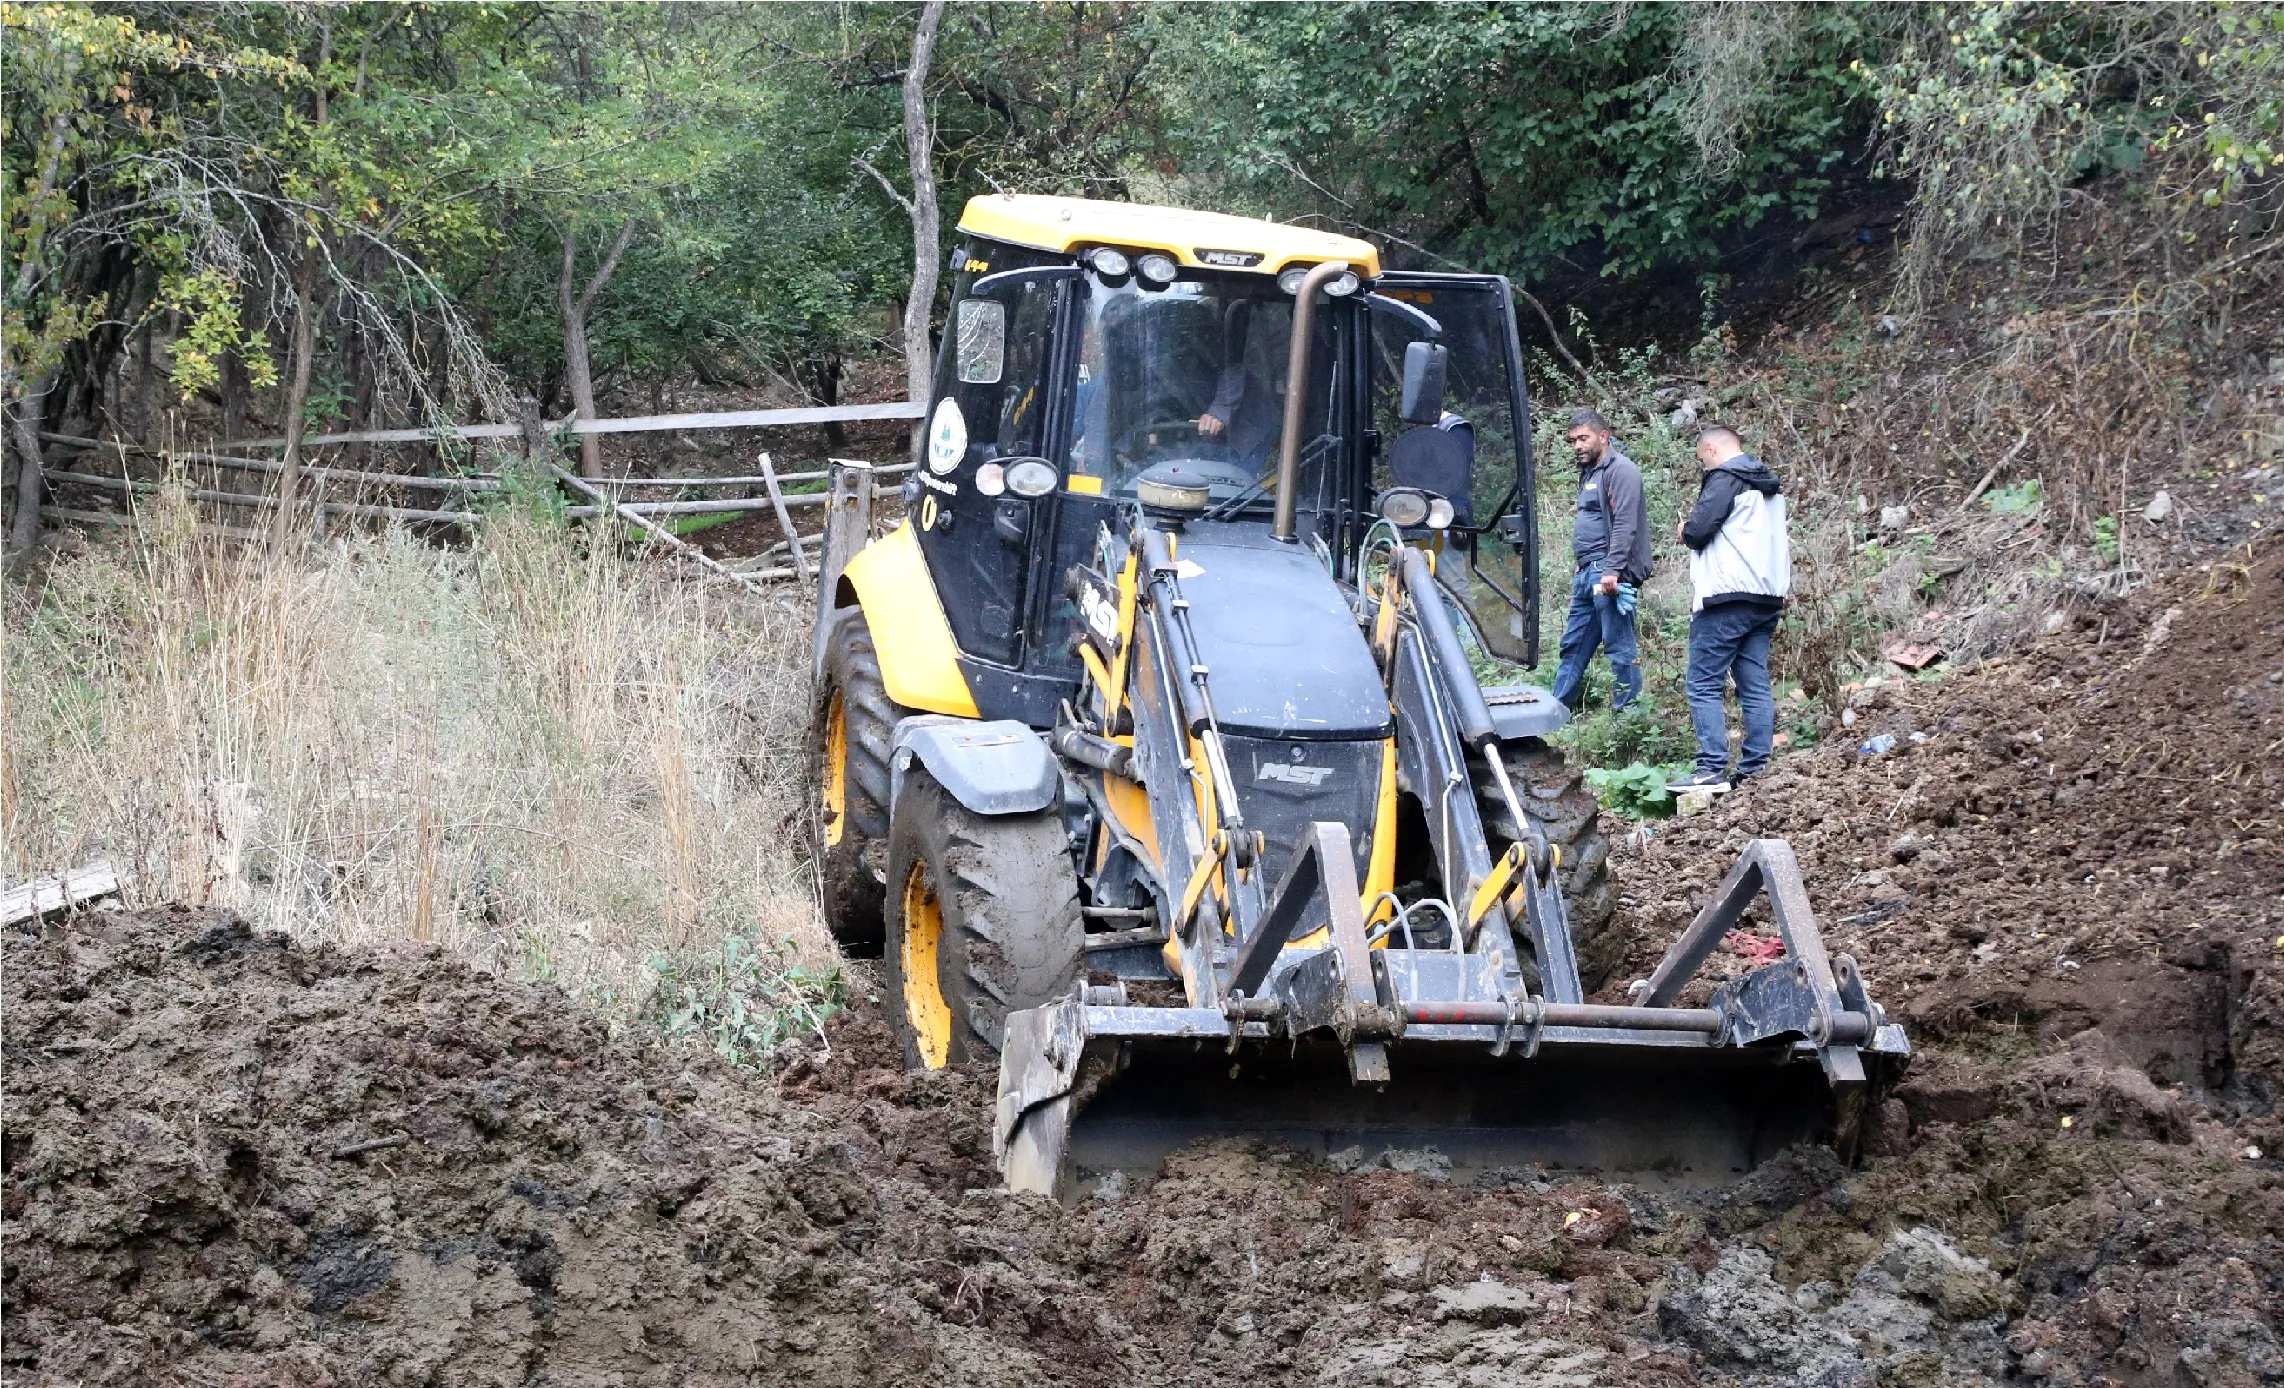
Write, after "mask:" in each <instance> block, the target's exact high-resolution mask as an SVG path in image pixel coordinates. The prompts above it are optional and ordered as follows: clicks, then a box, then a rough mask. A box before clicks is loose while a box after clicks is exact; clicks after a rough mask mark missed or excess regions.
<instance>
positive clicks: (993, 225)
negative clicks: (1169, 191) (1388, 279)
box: [960, 193, 1380, 279]
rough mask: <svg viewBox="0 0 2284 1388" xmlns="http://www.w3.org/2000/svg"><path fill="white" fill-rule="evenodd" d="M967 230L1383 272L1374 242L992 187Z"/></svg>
mask: <svg viewBox="0 0 2284 1388" xmlns="http://www.w3.org/2000/svg"><path fill="white" fill-rule="evenodd" d="M960 230H962V231H965V232H971V233H973V234H975V235H977V236H988V237H990V238H992V239H993V240H995V241H1006V242H1009V243H1012V244H1014V245H1017V246H1031V247H1034V248H1036V249H1038V250H1043V251H1062V252H1075V251H1078V250H1081V249H1083V248H1085V247H1088V246H1119V247H1125V248H1135V247H1140V248H1144V249H1148V250H1160V251H1165V252H1166V253H1167V254H1169V255H1172V256H1173V257H1174V258H1175V259H1177V260H1179V261H1180V262H1181V263H1182V264H1184V265H1190V266H1195V267H1198V268H1200V269H1209V270H1211V269H1221V270H1227V269H1245V270H1257V271H1260V272H1261V273H1263V274H1270V275H1274V274H1277V273H1279V272H1280V271H1282V270H1284V269H1285V268H1286V267H1287V266H1289V265H1314V264H1316V263H1318V262H1320V261H1326V260H1345V261H1347V262H1348V263H1349V264H1350V265H1351V266H1352V267H1354V268H1355V270H1356V273H1357V274H1358V275H1360V276H1363V277H1364V278H1367V279H1369V278H1371V277H1372V276H1374V275H1377V274H1379V273H1380V252H1379V251H1378V250H1377V249H1375V248H1374V247H1373V246H1372V244H1371V243H1370V242H1368V241H1359V240H1357V239H1356V238H1355V237H1353V236H1341V235H1337V234H1335V233H1333V232H1329V231H1318V230H1316V229H1315V228H1313V227H1302V226H1292V225H1290V224H1288V223H1284V222H1269V221H1257V220H1255V219H1254V218H1251V217H1232V216H1230V215H1228V214H1227V213H1222V212H1193V211H1191V210H1189V209H1188V208H1182V207H1148V206H1144V205H1143V204H1141V203H1132V202H1104V201H1100V200H1097V199H1094V198H1058V197H1046V196H1042V195H1039V194H1036V193H986V194H984V195H983V196H981V197H975V198H970V199H968V205H967V210H966V211H965V212H963V213H961V214H960ZM1215 253H1219V254H1218V255H1217V254H1215Z"/></svg>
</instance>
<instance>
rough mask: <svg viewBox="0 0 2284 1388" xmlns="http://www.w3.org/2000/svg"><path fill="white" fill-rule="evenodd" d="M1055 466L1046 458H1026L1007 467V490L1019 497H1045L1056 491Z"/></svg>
mask: <svg viewBox="0 0 2284 1388" xmlns="http://www.w3.org/2000/svg"><path fill="white" fill-rule="evenodd" d="M1055 481H1056V477H1055V465H1054V464H1053V463H1050V462H1048V461H1046V460H1045V459H1044V458H1025V459H1022V460H1021V461H1019V462H1013V463H1009V464H1008V465H1007V490H1009V491H1011V492H1013V493H1015V494H1016V495H1017V496H1045V495H1046V494H1047V493H1049V492H1051V491H1053V490H1054V489H1055Z"/></svg>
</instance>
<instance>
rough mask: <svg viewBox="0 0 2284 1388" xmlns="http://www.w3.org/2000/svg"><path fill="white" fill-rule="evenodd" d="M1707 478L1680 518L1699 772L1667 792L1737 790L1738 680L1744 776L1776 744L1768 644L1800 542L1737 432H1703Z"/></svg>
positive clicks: (1773, 479)
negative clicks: (1732, 751)
mask: <svg viewBox="0 0 2284 1388" xmlns="http://www.w3.org/2000/svg"><path fill="white" fill-rule="evenodd" d="M1697 461H1698V462H1700V463H1702V464H1704V465H1705V478H1704V481H1703V483H1702V484H1701V486H1700V489H1699V491H1698V493H1697V504H1696V505H1695V506H1693V507H1691V508H1690V511H1689V515H1688V516H1687V517H1686V518H1685V519H1683V521H1682V522H1681V542H1682V543H1683V544H1685V545H1687V546H1688V547H1689V586H1690V588H1691V590H1692V593H1693V595H1694V598H1695V601H1694V602H1693V604H1692V606H1691V616H1690V619H1689V719H1690V722H1691V723H1693V724H1694V725H1695V726H1696V729H1697V767H1696V770H1695V772H1694V773H1693V774H1692V775H1689V776H1685V777H1682V778H1680V779H1679V780H1676V781H1674V782H1673V783H1672V784H1671V785H1669V786H1668V787H1667V789H1669V790H1672V791H1674V792H1676V793H1677V794H1678V793H1683V792H1687V791H1725V790H1727V789H1729V786H1730V780H1729V776H1728V765H1729V728H1728V723H1727V720H1726V718H1725V717H1724V715H1723V712H1722V708H1721V699H1722V695H1723V694H1724V692H1725V691H1726V686H1727V685H1728V683H1729V680H1730V678H1731V676H1734V677H1735V679H1736V682H1737V704H1738V706H1739V707H1740V708H1742V709H1743V710H1744V715H1745V745H1744V749H1743V751H1742V752H1741V753H1740V754H1739V756H1738V760H1737V779H1739V780H1742V779H1744V778H1745V777H1747V776H1751V775H1753V774H1755V773H1756V772H1758V771H1760V769H1761V768H1762V767H1764V766H1766V765H1768V759H1769V751H1770V749H1771V747H1772V746H1773V745H1774V743H1775V741H1776V696H1775V694H1774V692H1773V691H1772V690H1771V689H1770V688H1769V639H1770V638H1771V637H1772V636H1774V635H1775V634H1776V624H1777V620H1778V619H1779V618H1780V617H1782V616H1783V615H1784V600H1785V598H1786V597H1787V596H1789V595H1790V594H1791V592H1792V540H1791V538H1790V537H1789V536H1788V535H1787V534H1786V533H1785V505H1784V492H1783V488H1782V486H1781V484H1779V482H1778V481H1777V475H1776V474H1775V473H1773V472H1771V471H1769V469H1768V465H1767V464H1765V463H1763V462H1762V461H1761V460H1760V459H1758V458H1756V457H1754V456H1753V455H1752V454H1750V453H1747V452H1746V451H1745V445H1744V440H1742V439H1740V438H1738V437H1737V431H1736V430H1734V429H1730V428H1728V427H1726V426H1725V425H1720V424H1715V425H1712V426H1711V427H1709V428H1707V429H1706V430H1705V431H1704V432H1703V433H1701V434H1699V435H1698V436H1697Z"/></svg>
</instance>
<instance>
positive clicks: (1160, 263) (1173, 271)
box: [1136, 252, 1182, 284]
mask: <svg viewBox="0 0 2284 1388" xmlns="http://www.w3.org/2000/svg"><path fill="white" fill-rule="evenodd" d="M1136 268H1137V269H1139V270H1140V271H1141V272H1142V278H1144V279H1146V280H1148V281H1150V283H1152V284H1172V283H1173V282H1174V276H1175V275H1178V274H1180V273H1181V268H1182V267H1181V266H1179V265H1176V264H1175V263H1174V258H1173V257H1172V256H1170V255H1159V254H1157V253H1156V252H1152V253H1151V254H1149V255H1146V256H1144V257H1142V259H1141V260H1139V261H1137V262H1136Z"/></svg>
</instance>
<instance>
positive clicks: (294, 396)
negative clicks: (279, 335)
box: [270, 246, 318, 553]
mask: <svg viewBox="0 0 2284 1388" xmlns="http://www.w3.org/2000/svg"><path fill="white" fill-rule="evenodd" d="M317 255H318V252H317V248H315V247H309V246H305V247H303V248H302V253H301V268H300V270H299V271H298V272H297V273H296V274H295V276H294V285H293V300H294V303H293V348H292V352H293V359H292V365H291V367H290V371H291V373H292V374H291V376H290V378H289V379H288V380H287V382H286V410H285V441H286V445H285V462H284V466H283V468H282V470H281V471H280V472H279V473H278V510H277V514H276V515H275V516H273V517H271V518H270V546H271V548H272V549H275V550H277V551H279V552H280V553H283V552H284V550H285V547H286V542H287V541H288V540H289V539H291V538H292V536H293V503H294V489H295V487H296V486H297V485H298V484H299V483H300V481H301V430H302V424H303V422H304V419H305V417H306V416H307V414H308V412H309V364H310V358H312V357H314V356H315V355H316V354H317Z"/></svg>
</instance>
